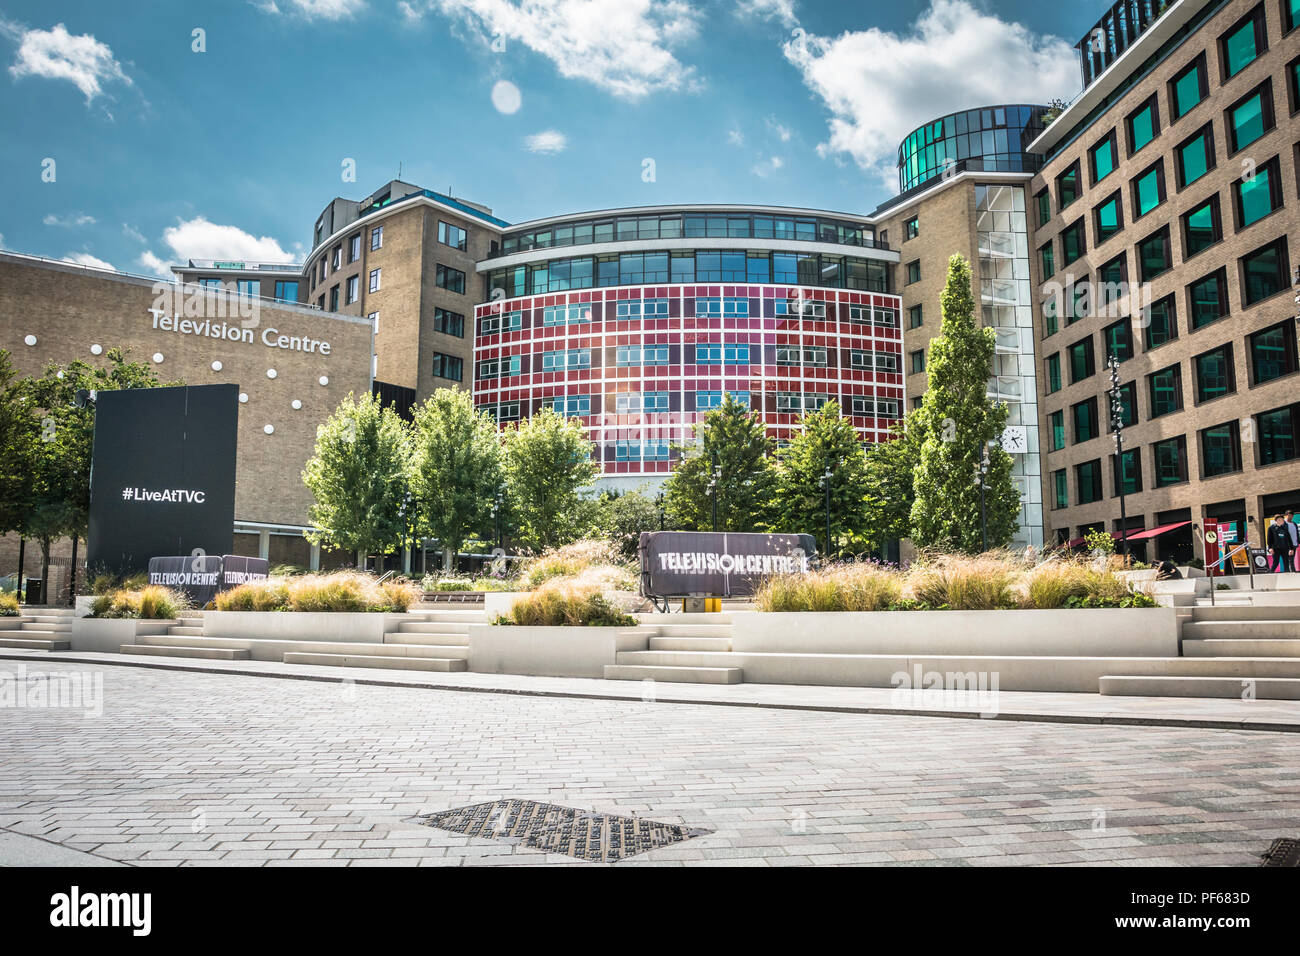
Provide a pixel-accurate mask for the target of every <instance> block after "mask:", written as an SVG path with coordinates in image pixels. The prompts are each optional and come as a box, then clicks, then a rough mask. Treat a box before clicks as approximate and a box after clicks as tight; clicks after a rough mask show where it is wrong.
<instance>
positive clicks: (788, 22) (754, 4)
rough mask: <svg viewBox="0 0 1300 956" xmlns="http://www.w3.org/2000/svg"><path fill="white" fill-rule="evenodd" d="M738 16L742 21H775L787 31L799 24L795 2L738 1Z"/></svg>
mask: <svg viewBox="0 0 1300 956" xmlns="http://www.w3.org/2000/svg"><path fill="white" fill-rule="evenodd" d="M736 16H738V17H740V18H741V19H742V20H748V19H751V18H753V19H756V20H775V21H776V22H777V23H779V24H781V26H783V27H785V28H786V29H789V28H791V27H793V26H794V25H795V24H797V23H798V22H799V18H798V17H797V16H795V13H794V0H736Z"/></svg>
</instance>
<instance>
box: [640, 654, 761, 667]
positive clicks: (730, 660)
mask: <svg viewBox="0 0 1300 956" xmlns="http://www.w3.org/2000/svg"><path fill="white" fill-rule="evenodd" d="M734 658H735V655H734V654H732V653H731V652H729V651H687V650H674V651H668V650H648V651H619V652H618V653H617V654H616V655H615V656H614V660H615V662H616V663H619V664H639V665H643V666H647V667H728V666H732V665H734V664H735V663H736V661H735V659H734Z"/></svg>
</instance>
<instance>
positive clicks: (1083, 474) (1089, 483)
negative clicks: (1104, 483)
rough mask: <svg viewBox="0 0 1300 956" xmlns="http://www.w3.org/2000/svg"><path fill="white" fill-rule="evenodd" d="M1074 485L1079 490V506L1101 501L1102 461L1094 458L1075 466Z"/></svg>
mask: <svg viewBox="0 0 1300 956" xmlns="http://www.w3.org/2000/svg"><path fill="white" fill-rule="evenodd" d="M1074 483H1075V487H1076V488H1077V489H1078V495H1079V504H1081V505H1086V504H1090V503H1091V502H1094V501H1100V500H1101V459H1100V458H1094V459H1093V460H1092V461H1088V462H1084V463H1083V464H1082V465H1075V466H1074Z"/></svg>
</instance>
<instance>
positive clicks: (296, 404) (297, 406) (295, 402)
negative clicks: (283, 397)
mask: <svg viewBox="0 0 1300 956" xmlns="http://www.w3.org/2000/svg"><path fill="white" fill-rule="evenodd" d="M289 404H290V405H292V406H293V410H294V411H295V412H296V411H297V410H298V409H300V408H302V402H300V401H298V399H296V398H295V399H294V400H293V401H292V402H290V403H289Z"/></svg>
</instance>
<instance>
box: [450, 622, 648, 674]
mask: <svg viewBox="0 0 1300 956" xmlns="http://www.w3.org/2000/svg"><path fill="white" fill-rule="evenodd" d="M646 637H647V632H643V631H636V630H634V629H632V628H626V627H517V626H514V625H499V626H498V625H493V624H472V625H470V628H469V669H470V670H471V671H475V672H477V673H480V674H525V675H529V676H533V677H604V676H605V665H606V664H615V663H617V662H618V660H617V657H616V655H617V654H618V652H619V651H640V650H645V646H646Z"/></svg>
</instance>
